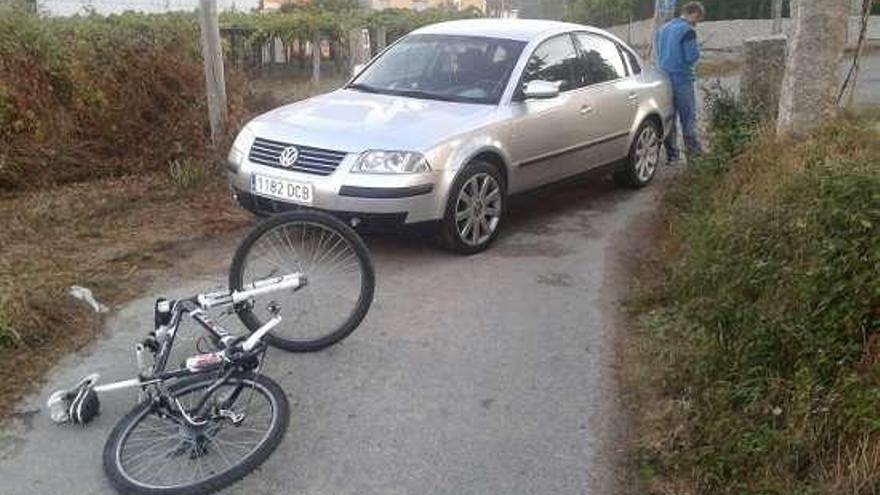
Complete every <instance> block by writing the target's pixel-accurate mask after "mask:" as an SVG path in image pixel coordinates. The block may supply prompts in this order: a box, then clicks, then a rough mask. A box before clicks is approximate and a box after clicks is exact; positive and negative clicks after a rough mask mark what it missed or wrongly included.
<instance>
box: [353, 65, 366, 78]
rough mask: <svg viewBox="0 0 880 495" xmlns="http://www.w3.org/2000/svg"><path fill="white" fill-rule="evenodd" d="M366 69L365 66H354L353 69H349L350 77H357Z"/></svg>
mask: <svg viewBox="0 0 880 495" xmlns="http://www.w3.org/2000/svg"><path fill="white" fill-rule="evenodd" d="M366 68H367V64H356V65H355V66H354V67H352V68H351V77H355V76H357V75H358V74H360V73H361V72H363V71H364V69H366Z"/></svg>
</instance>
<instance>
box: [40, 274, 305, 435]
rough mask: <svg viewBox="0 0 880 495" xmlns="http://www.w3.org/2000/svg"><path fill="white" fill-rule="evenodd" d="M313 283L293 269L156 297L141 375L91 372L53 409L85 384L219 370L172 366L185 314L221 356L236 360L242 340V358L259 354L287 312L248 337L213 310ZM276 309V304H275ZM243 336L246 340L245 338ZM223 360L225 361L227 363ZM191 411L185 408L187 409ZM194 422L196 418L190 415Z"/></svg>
mask: <svg viewBox="0 0 880 495" xmlns="http://www.w3.org/2000/svg"><path fill="white" fill-rule="evenodd" d="M306 284H307V280H306V278H305V276H303V275H302V274H301V273H293V274H288V275H284V276H279V277H273V278H269V279H263V280H258V281H256V282H254V283H252V284H249V286H247V287H246V288H245V289H244V290H241V291H218V292H210V293H206V294H198V295H196V296H194V297H191V298H188V299H180V300H176V301H167V300H164V299H160V300H158V301H157V302H156V307H155V310H156V325H155V328H154V330H153V331H152V332H150V335H149V336H148V338H147V339H146V340H144V341H143V342H140V343H138V344H137V345H136V347H135V354H136V357H137V363H138V376H137V377H136V378H130V379H128V380H121V381H117V382H112V383H106V384H102V385H98V384H97V382H98V380H99V378H100V377H99V375H98V374H91V375H87V376H86V377H84V378H83V379H81V380H80V382H79V383H78V384H77V386H76V387H74V389H72V390H71V391H64V390H62V391H58V392H55V393H54V394H52V396H51V397H50V398H49V401H48V404H47V405H48V407H49V409H50V411H53V410H56V409H57V408H58V407H59V406H58V404H63V403H64V401H65V400H69V397H70V396H71V394H73V395H76V392H78V391H80V390H81V389H83V388H86V389H91V390H94V392H96V393H102V392H110V391H114V390H122V389H127V388H134V387H141V388H146V387H148V386H150V385H158V384H161V383H164V382H165V381H167V380H172V379H179V378H185V377H189V376H194V375H200V374H204V373H207V372H213V371H216V370H217V369H218V367H209V368H206V369H190V368H189V367H186V366H184V367H181V368H179V369H176V370H172V371H166V370H165V369H166V366H167V364H168V358H169V356H170V354H171V349H172V347H173V345H174V339H175V336H176V335H177V331H178V329H179V328H180V324H181V322H182V321H183V319H184V317H186V316H189V317H191V318H192V319H194V320H195V321H196V322H197V323H198V324H199V326H201V327H202V328H204V329H205V330H206V331H207V332H208V334H209V335H210V336H211V338H212V340H213V341H214V343H215V345H216V347H217V348H218V349H219V352H218V356H219V357H220V359H221V361H222V362H227V363H228V362H232V356H230V355H229V354H228V353H229V351H230V350H231V348H232V345H233V344H237V343H240V346H237V347H236V352H239V351H240V352H239V355H238V356H236V357H235V359H236V360H242V359H247V358H250V357H255V356H256V355H257V354H259V353H261V352H262V351H263V348H262V346H261V343H262V339H263V337H265V335H266V334H267V333H269V331H271V330H272V329H273V328H274V327H275V326H277V325H278V324H279V323H281V316H279V315H278V314H277V311H273V312H274V313H275V316H274V317H273V318H272V319H270V320H269V321H267V322H266V323H265V324H263V326H261V327H260V328H259V329H257V330H256V331H254V332H253V333H251V335H250V336H248V337H247V338H244V339H243V338H242V337H236V336H234V335H233V334H231V333H230V332H229V331H228V330H226V329H225V328H223V327H222V326H221V325H219V324H217V323H216V322H214V320H213V319H212V318H211V317H210V316H209V315H208V313H207V310H209V309H212V308H218V307H227V306H233V305H235V304H240V303H243V302H246V301H248V300H249V299H250V298H252V297H255V296H258V295H263V294H267V293H271V292H275V291H279V290H285V289H290V290H293V291H297V290H299V289H301V288H303V287H304V286H305V285H306ZM270 310H272V308H270ZM242 339H243V341H242ZM147 351H150V352H152V353H153V355H154V359H153V363H152V364H147V356H146V353H147ZM221 364H222V363H221ZM184 414H185V413H184ZM52 416H53V420H55V421H56V422H59V423H62V422H66V421H68V420H69V417H68V416H67V415H63V416H64V419H61V420H59V419H57V418H56V416H57V417H59V418H60V417H61V416H59V415H58V414H56V413H54V412H53V413H52ZM186 419H187V421H191V419H190V418H186Z"/></svg>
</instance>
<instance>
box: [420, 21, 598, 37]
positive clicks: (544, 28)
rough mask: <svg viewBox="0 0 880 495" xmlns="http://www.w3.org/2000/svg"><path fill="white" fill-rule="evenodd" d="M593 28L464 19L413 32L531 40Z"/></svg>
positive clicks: (542, 22)
mask: <svg viewBox="0 0 880 495" xmlns="http://www.w3.org/2000/svg"><path fill="white" fill-rule="evenodd" d="M594 29H595V28H590V27H588V26H582V25H580V24H572V23H569V22H559V21H547V20H541V19H464V20H460V21H448V22H441V23H438V24H432V25H430V26H425V27H423V28H420V29H417V30H415V31H413V33H419V34H457V35H469V36H488V37H491V38H505V39H511V40H520V41H531V40H533V39H536V38H544V37H546V36H549V35H551V34H555V33H562V32H566V31H573V30H582V31H586V30H589V31H592V30H594Z"/></svg>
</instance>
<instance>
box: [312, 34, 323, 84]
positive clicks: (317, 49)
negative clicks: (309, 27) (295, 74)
mask: <svg viewBox="0 0 880 495" xmlns="http://www.w3.org/2000/svg"><path fill="white" fill-rule="evenodd" d="M311 45H312V84H314V85H315V86H319V85H320V84H321V32H320V31H315V34H314V35H312V43H311Z"/></svg>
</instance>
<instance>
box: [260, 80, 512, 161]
mask: <svg viewBox="0 0 880 495" xmlns="http://www.w3.org/2000/svg"><path fill="white" fill-rule="evenodd" d="M495 110H496V107H495V106H494V105H478V104H470V103H453V102H446V101H437V100H426V99H416V98H407V97H401V96H390V95H379V94H371V93H364V92H360V91H356V90H348V89H340V90H337V91H334V92H332V93H328V94H325V95H321V96H316V97H313V98H309V99H307V100H303V101H300V102H297V103H293V104H290V105H285V106H283V107H280V108H277V109H275V110H272V111H271V112H268V113H265V114H263V115H261V116H259V117H257V118H256V119H254V120H253V121H251V123H250V124H249V127H250V128H251V130H253V132H254V134H255V135H256V136H257V137H262V138H266V139H273V140H277V141H282V142H287V143H292V144H299V145H304V146H314V147H318V148H325V149H332V150H338V151H347V152H351V153H358V152H362V151H365V150H368V149H390V150H408V151H410V150H411V151H422V152H426V151H428V150H430V149H431V148H432V147H433V146H434V145H436V144H438V143H441V142H443V141H446V140H448V139H450V138H452V137H454V136H457V135H460V134H462V133H465V132H468V131H469V130H472V129H475V128H478V127H482V126H484V125H486V124H488V123H489V122H490V121H491V119H492V116H493V115H494V114H495Z"/></svg>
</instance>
